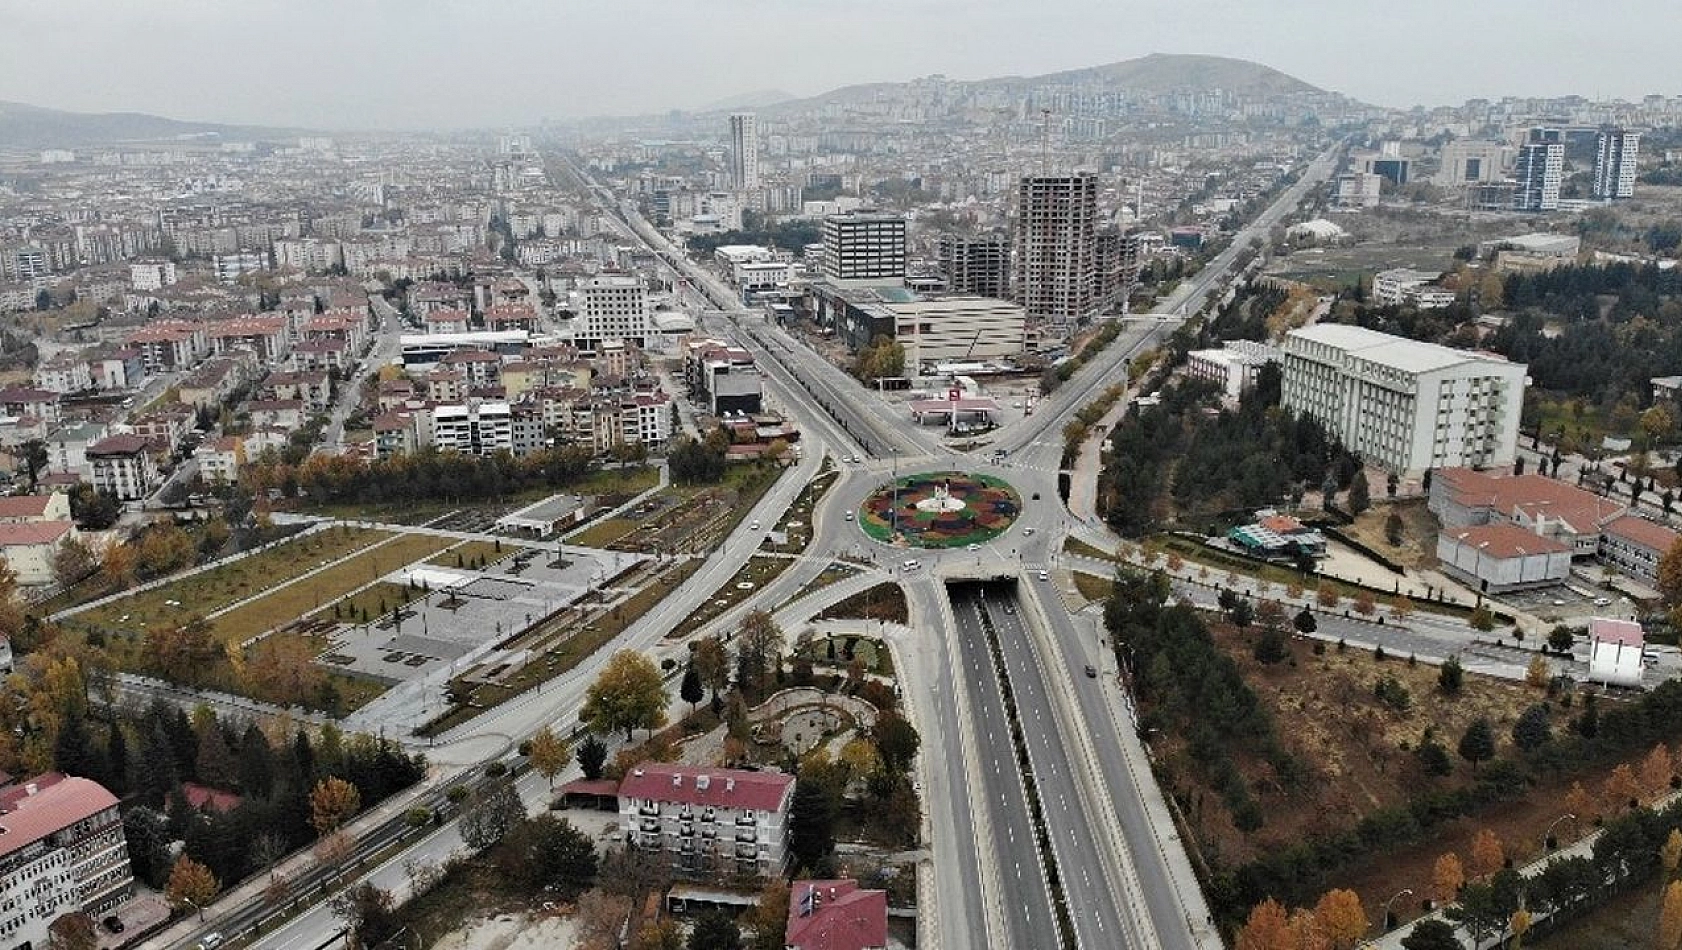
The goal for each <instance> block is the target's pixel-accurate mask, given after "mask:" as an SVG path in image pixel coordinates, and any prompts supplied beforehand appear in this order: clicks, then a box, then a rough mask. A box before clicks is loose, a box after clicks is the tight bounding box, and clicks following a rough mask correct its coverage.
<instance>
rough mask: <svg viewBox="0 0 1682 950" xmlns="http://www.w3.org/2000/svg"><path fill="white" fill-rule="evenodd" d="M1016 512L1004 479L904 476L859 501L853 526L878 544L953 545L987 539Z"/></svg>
mask: <svg viewBox="0 0 1682 950" xmlns="http://www.w3.org/2000/svg"><path fill="white" fill-rule="evenodd" d="M1021 513H1022V498H1021V496H1020V495H1018V494H1017V493H1016V489H1014V488H1012V487H1011V486H1010V484H1009V483H1008V482H1006V481H1005V480H1004V479H1002V478H997V477H995V476H992V475H981V474H976V473H970V472H925V473H920V474H916V475H904V476H901V477H899V478H896V479H894V480H893V481H891V482H889V483H888V484H886V485H883V486H881V487H879V488H877V489H876V490H875V491H873V492H871V493H870V494H869V495H868V496H866V497H865V499H864V503H863V504H861V505H859V510H858V520H859V527H860V528H862V529H863V530H864V533H865V534H867V535H869V536H870V537H871V538H873V539H874V540H876V541H879V542H881V543H883V544H892V545H897V546H902V547H918V548H957V547H964V546H965V545H970V544H980V543H983V542H986V541H991V540H993V539H994V538H996V537H998V536H999V535H1001V534H1003V533H1004V532H1006V531H1008V530H1009V529H1010V526H1011V525H1012V524H1014V523H1015V522H1016V519H1017V517H1018V516H1019V515H1020V514H1021Z"/></svg>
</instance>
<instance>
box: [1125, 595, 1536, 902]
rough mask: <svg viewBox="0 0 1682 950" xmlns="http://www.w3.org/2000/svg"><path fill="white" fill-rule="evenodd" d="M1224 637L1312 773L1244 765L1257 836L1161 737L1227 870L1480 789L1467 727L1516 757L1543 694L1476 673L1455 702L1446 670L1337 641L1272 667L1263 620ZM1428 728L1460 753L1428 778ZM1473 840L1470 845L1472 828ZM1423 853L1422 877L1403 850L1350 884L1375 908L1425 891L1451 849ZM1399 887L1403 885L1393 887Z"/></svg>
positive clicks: (1183, 794) (1201, 838)
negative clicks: (1461, 790) (1489, 735)
mask: <svg viewBox="0 0 1682 950" xmlns="http://www.w3.org/2000/svg"><path fill="white" fill-rule="evenodd" d="M1212 633H1213V635H1214V636H1215V639H1216V642H1217V643H1218V644H1220V646H1221V647H1222V648H1223V650H1224V651H1225V652H1227V653H1228V655H1230V656H1231V657H1232V658H1233V659H1234V661H1235V662H1237V663H1238V665H1239V666H1240V668H1241V669H1242V671H1243V675H1244V678H1245V681H1246V682H1248V683H1249V684H1250V687H1251V688H1252V689H1253V690H1254V691H1255V693H1256V695H1257V697H1258V699H1259V700H1260V701H1261V704H1262V705H1263V706H1264V707H1265V708H1267V709H1268V710H1269V711H1270V712H1271V713H1272V716H1273V719H1274V724H1275V728H1276V731H1277V734H1278V736H1279V738H1280V742H1281V743H1282V744H1283V745H1284V747H1285V748H1286V749H1287V750H1288V751H1289V752H1290V753H1291V754H1292V755H1293V756H1294V757H1295V758H1296V759H1297V760H1298V761H1300V762H1301V763H1303V765H1304V766H1305V767H1306V770H1307V777H1306V779H1305V780H1303V781H1302V782H1300V783H1298V784H1297V785H1296V786H1295V787H1287V786H1285V785H1284V784H1282V783H1281V782H1279V781H1278V780H1277V778H1276V776H1275V775H1274V773H1273V771H1272V769H1271V767H1270V766H1268V765H1267V763H1265V762H1260V761H1255V760H1249V761H1242V760H1241V761H1240V762H1239V765H1240V768H1241V770H1242V771H1243V773H1244V775H1245V777H1246V779H1247V780H1248V782H1249V783H1250V786H1251V791H1252V794H1254V796H1255V797H1256V799H1257V801H1258V802H1259V804H1260V805H1261V810H1262V812H1263V814H1264V815H1265V816H1266V820H1265V824H1264V825H1263V826H1262V827H1261V828H1260V829H1259V830H1257V831H1254V832H1251V833H1248V834H1246V833H1244V832H1242V831H1240V830H1239V829H1238V828H1237V827H1236V826H1235V825H1234V824H1233V821H1232V817H1231V814H1230V813H1229V812H1228V810H1227V808H1226V807H1225V805H1224V804H1223V802H1222V797H1221V794H1220V792H1219V791H1218V790H1216V789H1214V788H1211V787H1207V786H1204V785H1201V784H1199V783H1196V782H1194V781H1191V780H1189V778H1188V777H1189V776H1191V775H1192V771H1191V768H1190V765H1191V763H1189V762H1187V761H1185V760H1184V757H1185V755H1186V750H1185V748H1184V746H1183V745H1182V744H1179V743H1178V742H1177V741H1176V740H1174V739H1169V740H1164V741H1159V742H1158V743H1157V745H1158V748H1159V749H1160V750H1161V751H1162V752H1163V755H1164V759H1165V761H1166V762H1167V763H1168V765H1169V768H1170V770H1171V773H1172V774H1173V775H1175V776H1178V777H1179V778H1178V779H1177V780H1176V786H1177V787H1176V793H1177V795H1178V798H1179V800H1180V801H1181V802H1182V803H1184V804H1185V811H1184V816H1185V819H1186V824H1187V827H1188V828H1189V830H1190V832H1191V837H1192V838H1193V839H1194V840H1195V841H1196V842H1197V844H1198V846H1199V847H1200V848H1201V850H1202V852H1203V855H1204V857H1205V858H1207V859H1208V860H1209V861H1210V862H1212V863H1215V864H1219V865H1221V866H1224V867H1227V868H1236V867H1239V866H1241V865H1243V864H1245V863H1247V862H1249V861H1252V860H1255V859H1256V858H1258V857H1261V856H1262V855H1264V854H1267V853H1269V852H1271V851H1273V850H1275V849H1279V848H1284V847H1288V846H1290V845H1293V844H1296V843H1298V842H1300V841H1301V840H1303V839H1305V838H1309V837H1312V836H1316V835H1323V834H1327V833H1331V832H1334V831H1337V830H1339V829H1340V828H1351V827H1353V826H1354V825H1355V824H1356V823H1357V822H1358V821H1359V820H1360V819H1361V818H1362V817H1363V816H1364V815H1367V814H1369V813H1371V812H1373V811H1374V810H1376V809H1379V808H1384V807H1391V806H1398V805H1402V804H1404V803H1405V802H1406V801H1407V800H1408V799H1409V798H1410V797H1411V796H1412V795H1413V794H1414V793H1416V792H1417V791H1418V790H1420V789H1424V788H1435V789H1452V788H1457V787H1460V786H1464V785H1468V784H1471V783H1472V782H1473V780H1474V779H1473V775H1472V771H1471V768H1470V766H1469V765H1467V763H1465V762H1463V761H1461V760H1460V759H1459V758H1458V757H1455V753H1454V750H1455V747H1456V745H1457V744H1458V742H1459V738H1460V736H1461V734H1462V733H1463V732H1464V731H1465V729H1466V727H1467V726H1468V725H1469V724H1470V723H1471V722H1472V721H1473V720H1474V719H1476V718H1478V717H1480V716H1482V717H1485V718H1488V719H1489V721H1490V723H1491V725H1492V726H1493V729H1494V732H1495V735H1496V745H1497V755H1506V754H1508V753H1509V752H1510V751H1511V750H1510V743H1511V731H1512V726H1513V723H1514V721H1515V720H1516V719H1517V717H1518V715H1519V714H1520V713H1521V712H1522V711H1523V710H1524V709H1525V708H1526V707H1528V706H1530V705H1531V704H1533V703H1536V702H1539V701H1541V700H1542V698H1543V695H1542V691H1541V690H1539V689H1535V688H1532V687H1529V686H1525V685H1523V684H1519V683H1513V682H1508V681H1504V680H1497V679H1494V678H1486V677H1479V676H1475V675H1471V674H1467V675H1466V676H1465V682H1464V686H1463V687H1462V690H1461V693H1460V695H1459V696H1456V697H1453V698H1450V697H1447V696H1444V695H1443V694H1442V693H1441V692H1440V691H1439V690H1438V687H1437V675H1438V668H1437V667H1435V666H1430V665H1428V664H1425V663H1417V664H1410V663H1409V662H1408V661H1407V660H1406V659H1399V658H1395V657H1391V658H1388V659H1385V660H1382V661H1380V660H1378V659H1376V658H1375V657H1374V656H1373V654H1371V653H1369V652H1366V651H1362V650H1356V649H1354V648H1348V649H1346V650H1342V651H1340V650H1338V648H1337V647H1336V646H1335V645H1330V644H1327V645H1324V652H1323V653H1322V654H1319V655H1316V653H1315V652H1314V645H1313V644H1312V643H1311V642H1309V641H1306V640H1296V641H1292V642H1291V643H1290V644H1289V649H1290V654H1291V655H1290V658H1289V659H1288V660H1287V661H1285V662H1283V663H1279V664H1275V665H1271V666H1266V665H1263V664H1261V663H1259V662H1258V661H1257V660H1256V659H1255V657H1254V654H1253V650H1254V640H1255V637H1256V636H1257V632H1256V628H1255V627H1251V628H1250V631H1249V632H1248V633H1241V632H1239V631H1238V630H1237V629H1236V628H1234V627H1232V626H1230V625H1226V624H1216V625H1212ZM1385 677H1393V678H1394V680H1395V681H1396V682H1397V683H1399V684H1400V685H1401V687H1402V688H1403V689H1405V690H1406V691H1407V694H1408V696H1409V702H1408V705H1407V708H1406V709H1405V710H1402V711H1399V710H1398V709H1396V708H1395V707H1394V706H1393V705H1386V704H1385V703H1383V702H1381V701H1380V700H1379V699H1378V698H1377V697H1376V696H1375V689H1374V687H1375V685H1376V684H1377V682H1378V681H1379V680H1380V679H1381V678H1385ZM1427 728H1429V729H1432V730H1433V731H1434V733H1435V734H1436V736H1437V737H1438V741H1440V742H1441V743H1443V745H1444V746H1446V747H1447V749H1448V750H1449V755H1450V756H1451V757H1454V758H1453V761H1454V766H1455V768H1454V773H1453V774H1451V775H1449V776H1446V777H1441V778H1437V777H1431V776H1428V775H1427V774H1426V773H1425V771H1424V769H1423V768H1422V767H1421V766H1420V765H1419V763H1418V761H1417V760H1416V758H1415V756H1414V755H1413V753H1412V751H1411V750H1412V749H1414V748H1415V747H1417V745H1418V744H1419V742H1420V739H1421V737H1422V736H1423V735H1424V733H1425V730H1426V729H1427ZM1556 815H1557V811H1555V812H1553V813H1552V814H1549V815H1548V820H1551V819H1552V818H1553V817H1555V816H1556ZM1535 834H1539V831H1538V832H1536V833H1535ZM1466 837H1467V839H1468V842H1469V838H1470V832H1468V833H1467V835H1466ZM1417 850H1420V853H1421V855H1422V856H1423V855H1428V856H1429V857H1428V858H1424V857H1422V858H1421V859H1422V860H1424V862H1425V863H1424V870H1423V871H1422V872H1420V871H1418V869H1416V868H1415V867H1413V866H1412V865H1409V864H1406V863H1402V864H1398V862H1397V859H1398V858H1401V857H1402V856H1401V855H1395V854H1390V855H1385V856H1384V860H1383V861H1382V862H1381V863H1380V865H1379V866H1375V867H1374V868H1373V869H1372V872H1371V873H1370V874H1367V873H1362V874H1359V875H1357V876H1356V879H1352V880H1349V881H1340V882H1338V883H1339V885H1340V886H1350V887H1354V888H1355V889H1356V890H1357V891H1358V892H1359V893H1360V894H1361V897H1362V899H1363V900H1364V901H1366V902H1367V906H1368V907H1369V908H1370V907H1374V906H1377V904H1378V903H1382V902H1383V901H1384V900H1385V899H1386V898H1388V897H1389V896H1390V895H1391V894H1393V893H1395V891H1396V890H1399V889H1401V888H1403V887H1413V888H1414V889H1415V891H1417V892H1419V893H1423V892H1424V891H1425V889H1426V887H1427V886H1428V882H1429V879H1430V861H1433V860H1435V857H1436V855H1437V854H1439V853H1440V851H1441V848H1440V847H1438V848H1437V849H1436V850H1430V849H1428V848H1421V849H1417ZM1462 850H1465V849H1464V848H1463V849H1462ZM1392 882H1400V883H1395V884H1394V886H1392ZM1397 910H1398V911H1400V910H1402V908H1397Z"/></svg>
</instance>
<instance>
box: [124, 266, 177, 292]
mask: <svg viewBox="0 0 1682 950" xmlns="http://www.w3.org/2000/svg"><path fill="white" fill-rule="evenodd" d="M128 282H129V284H130V285H131V286H133V287H134V289H135V290H137V291H141V292H145V293H149V292H151V291H154V290H162V289H164V288H165V287H168V286H169V285H170V284H173V283H175V262H174V261H152V262H147V263H141V264H130V265H129V266H128Z"/></svg>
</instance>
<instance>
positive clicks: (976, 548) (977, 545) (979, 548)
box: [969, 544, 981, 551]
mask: <svg viewBox="0 0 1682 950" xmlns="http://www.w3.org/2000/svg"><path fill="white" fill-rule="evenodd" d="M969 550H971V551H979V550H981V545H979V544H972V545H970V546H969Z"/></svg>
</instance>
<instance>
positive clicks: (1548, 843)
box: [1542, 812, 1577, 852]
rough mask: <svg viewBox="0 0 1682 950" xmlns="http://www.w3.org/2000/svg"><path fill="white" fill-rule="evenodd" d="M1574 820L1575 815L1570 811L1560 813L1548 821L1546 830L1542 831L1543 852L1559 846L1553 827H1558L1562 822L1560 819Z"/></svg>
mask: <svg viewBox="0 0 1682 950" xmlns="http://www.w3.org/2000/svg"><path fill="white" fill-rule="evenodd" d="M1576 820H1577V816H1576V815H1573V814H1572V813H1570V812H1566V813H1565V814H1563V815H1560V816H1559V817H1558V818H1555V819H1554V820H1553V821H1550V822H1548V830H1547V831H1545V832H1543V833H1542V850H1543V851H1544V852H1547V851H1552V850H1553V849H1554V848H1557V847H1559V842H1558V840H1557V839H1555V838H1554V828H1556V827H1558V825H1559V823H1560V822H1562V821H1576Z"/></svg>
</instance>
